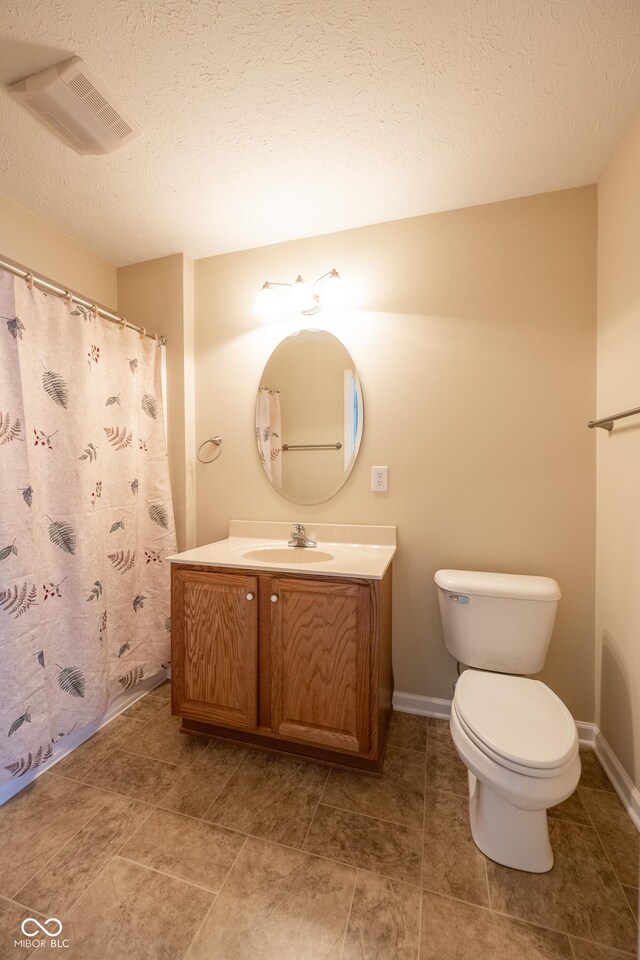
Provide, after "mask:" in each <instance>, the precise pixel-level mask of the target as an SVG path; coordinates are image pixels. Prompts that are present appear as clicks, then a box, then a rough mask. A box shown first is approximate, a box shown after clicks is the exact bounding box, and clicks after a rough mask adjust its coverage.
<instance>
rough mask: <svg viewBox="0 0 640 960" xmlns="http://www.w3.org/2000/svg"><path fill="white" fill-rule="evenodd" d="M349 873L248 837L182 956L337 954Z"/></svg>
mask: <svg viewBox="0 0 640 960" xmlns="http://www.w3.org/2000/svg"><path fill="white" fill-rule="evenodd" d="M354 879H355V871H354V870H352V869H350V868H349V867H344V866H342V865H341V864H337V863H328V862H327V861H326V860H319V859H318V858H316V857H309V856H306V855H305V854H304V853H301V852H299V851H296V850H287V849H285V848H284V847H279V846H276V845H274V844H270V843H265V842H264V841H260V840H255V839H254V838H252V837H250V838H248V839H247V842H246V844H245V846H244V847H243V849H242V851H241V853H240V855H239V856H238V859H237V860H236V862H235V864H234V866H233V868H232V870H231V873H230V874H229V877H228V879H227V881H226V883H225V884H224V886H223V888H222V890H221V892H220V894H219V895H218V897H217V899H216V902H215V904H214V906H213V908H212V909H211V911H210V912H209V914H208V916H207V918H206V920H205V922H204V924H203V925H202V928H201V929H200V930H199V932H198V934H197V936H196V938H195V940H194V942H193V944H192V946H191V949H190V950H189V952H188V954H187V958H186V960H338V958H339V953H340V947H341V944H342V938H343V934H344V929H345V926H346V923H347V916H348V913H349V904H350V902H351V894H352V890H353V884H354Z"/></svg>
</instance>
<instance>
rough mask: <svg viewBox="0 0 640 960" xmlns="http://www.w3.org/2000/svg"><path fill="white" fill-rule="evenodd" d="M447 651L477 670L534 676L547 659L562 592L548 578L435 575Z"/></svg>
mask: <svg viewBox="0 0 640 960" xmlns="http://www.w3.org/2000/svg"><path fill="white" fill-rule="evenodd" d="M434 580H435V582H436V584H437V587H438V603H439V605H440V617H441V619H442V628H443V631H444V642H445V644H446V647H447V650H448V651H449V653H451V654H452V655H453V656H454V657H455V658H456V660H459V661H460V662H461V663H464V664H466V665H467V666H469V667H477V668H479V669H481V670H496V671H498V672H500V673H522V674H530V673H538V672H539V671H540V670H542V668H543V666H544V662H545V660H546V657H547V650H548V648H549V641H550V640H551V633H552V631H553V623H554V620H555V617H556V609H557V606H558V600H559V599H560V597H561V596H562V594H561V593H560V587H559V586H558V584H557V583H556V581H555V580H551V579H550V578H549V577H524V576H520V575H517V574H511V573H480V572H476V571H473V570H438V572H437V573H436V575H435V577H434Z"/></svg>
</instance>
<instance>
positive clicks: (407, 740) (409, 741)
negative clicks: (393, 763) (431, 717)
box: [387, 710, 429, 753]
mask: <svg viewBox="0 0 640 960" xmlns="http://www.w3.org/2000/svg"><path fill="white" fill-rule="evenodd" d="M428 722H429V721H428V718H427V717H419V716H418V715H417V714H415V713H399V712H398V711H397V710H394V711H393V713H392V714H391V725H390V726H389V738H388V740H387V743H388V744H389V746H394V747H404V748H405V750H418V751H420V752H421V753H424V751H425V750H426V747H427V725H428Z"/></svg>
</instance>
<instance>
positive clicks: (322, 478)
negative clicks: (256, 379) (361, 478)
mask: <svg viewBox="0 0 640 960" xmlns="http://www.w3.org/2000/svg"><path fill="white" fill-rule="evenodd" d="M363 423H364V411H363V406H362V390H361V387H360V380H359V379H358V374H357V372H356V368H355V366H354V363H353V360H352V359H351V356H350V355H349V352H348V351H347V349H346V348H345V347H344V346H343V345H342V344H341V343H340V341H339V340H338V339H337V337H334V336H333V335H332V334H330V333H326V332H325V331H323V330H301V331H300V333H296V334H294V335H293V336H291V337H287V338H286V339H285V340H283V341H282V343H280V344H278V346H277V347H276V349H275V350H274V351H273V353H272V354H271V357H270V358H269V361H268V362H267V365H266V367H265V368H264V372H263V374H262V379H261V381H260V387H259V389H258V395H257V398H256V443H257V446H258V453H259V455H260V460H261V463H262V466H263V468H264V472H265V473H266V475H267V476H268V478H269V480H270V481H271V483H272V485H273V486H274V487H275V489H276V490H277V491H278V492H279V493H281V494H282V496H283V497H286V498H287V500H292V501H293V502H294V503H322V502H323V501H324V500H329V498H330V497H333V496H334V495H335V494H336V493H337V492H338V490H340V488H341V487H342V485H343V484H344V482H345V480H346V479H347V477H348V476H349V474H350V473H351V471H352V469H353V466H354V464H355V461H356V457H357V456H358V449H359V447H360V441H361V439H362V428H363Z"/></svg>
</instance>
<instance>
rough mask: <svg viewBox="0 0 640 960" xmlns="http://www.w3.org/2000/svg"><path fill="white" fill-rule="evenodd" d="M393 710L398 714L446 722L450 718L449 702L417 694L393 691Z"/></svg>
mask: <svg viewBox="0 0 640 960" xmlns="http://www.w3.org/2000/svg"><path fill="white" fill-rule="evenodd" d="M393 709H394V710H397V711H398V713H417V714H419V715H420V716H421V717H436V718H437V719H438V720H448V719H449V717H450V716H451V700H440V699H438V697H422V696H420V694H417V693H401V692H400V691H399V690H395V691H394V694H393Z"/></svg>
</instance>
